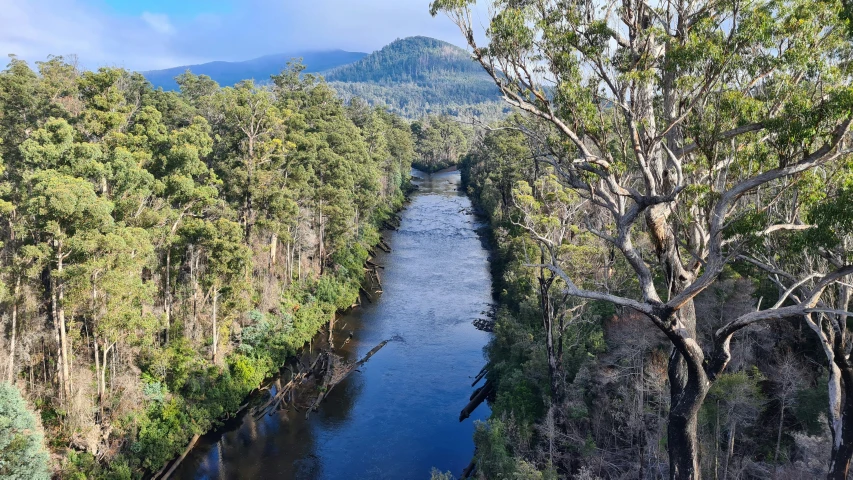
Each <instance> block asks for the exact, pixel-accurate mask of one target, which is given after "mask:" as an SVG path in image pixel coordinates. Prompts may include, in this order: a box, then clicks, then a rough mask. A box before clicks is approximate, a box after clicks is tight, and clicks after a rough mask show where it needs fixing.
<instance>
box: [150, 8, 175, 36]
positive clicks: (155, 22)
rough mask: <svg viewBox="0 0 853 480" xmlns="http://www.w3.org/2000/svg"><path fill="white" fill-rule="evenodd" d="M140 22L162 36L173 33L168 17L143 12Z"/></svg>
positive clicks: (173, 29) (173, 28)
mask: <svg viewBox="0 0 853 480" xmlns="http://www.w3.org/2000/svg"><path fill="white" fill-rule="evenodd" d="M142 20H143V21H144V22H145V23H147V24H148V25H149V26H150V27H151V28H153V29H154V30H155V31H156V32H158V33H162V34H163V35H171V34H173V33H175V27H174V26H172V23H171V22H169V16H168V15H165V14H162V13H151V12H143V13H142Z"/></svg>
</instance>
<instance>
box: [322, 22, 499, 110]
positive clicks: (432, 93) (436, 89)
mask: <svg viewBox="0 0 853 480" xmlns="http://www.w3.org/2000/svg"><path fill="white" fill-rule="evenodd" d="M324 76H325V78H326V80H327V81H329V83H330V85H331V86H332V88H334V89H335V90H337V91H338V93H339V94H340V95H341V96H342V97H343V98H344V99H345V100H348V99H350V98H353V97H360V98H362V99H364V100H366V101H367V102H369V103H370V104H371V105H374V106H382V105H384V106H387V107H388V108H390V109H391V110H392V111H394V112H396V113H399V114H400V115H403V116H406V117H408V118H413V119H414V118H420V117H422V116H424V115H427V114H434V115H441V114H449V115H453V116H457V117H465V116H470V115H472V114H473V115H475V116H477V117H480V118H482V119H484V120H491V119H495V118H499V117H501V116H503V112H504V111H505V110H506V108H507V107H506V106H505V105H503V104H501V103H500V101H499V100H500V93H499V91H498V90H497V88H496V87H495V84H494V82H493V81H492V80H491V78H490V77H489V76H488V75H487V74H486V73H485V72H483V70H482V68H480V67H479V66H478V65H477V64H476V63H474V62H473V61H472V60H471V55H470V54H469V53H468V52H466V51H465V50H463V49H461V48H459V47H456V46H454V45H451V44H449V43H447V42H442V41H440V40H436V39H433V38H427V37H410V38H404V39H401V40H396V41H394V42H392V43H391V44H389V45H387V46H386V47H384V48H383V49H381V50H379V51H376V52H373V53H372V54H370V55H368V56H366V57H364V58H362V59H361V60H359V61H357V62H355V63H352V64H349V65H344V66H341V67H338V68H335V69H332V70H330V71H327V72H325V73H324Z"/></svg>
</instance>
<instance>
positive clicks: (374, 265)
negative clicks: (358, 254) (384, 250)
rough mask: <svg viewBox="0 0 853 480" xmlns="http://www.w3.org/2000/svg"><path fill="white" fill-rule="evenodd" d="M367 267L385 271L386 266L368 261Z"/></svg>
mask: <svg viewBox="0 0 853 480" xmlns="http://www.w3.org/2000/svg"><path fill="white" fill-rule="evenodd" d="M367 266H368V267H373V268H381V269H382V270H385V266H384V265H379V264H378V263H373V262H371V261H370V260H368V261H367Z"/></svg>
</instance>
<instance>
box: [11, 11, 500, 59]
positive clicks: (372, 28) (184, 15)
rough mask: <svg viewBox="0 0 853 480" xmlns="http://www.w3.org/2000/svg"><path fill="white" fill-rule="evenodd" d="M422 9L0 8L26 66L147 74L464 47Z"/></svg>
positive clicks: (443, 22) (450, 28)
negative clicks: (68, 60)
mask: <svg viewBox="0 0 853 480" xmlns="http://www.w3.org/2000/svg"><path fill="white" fill-rule="evenodd" d="M429 2H430V0H0V54H2V55H8V54H15V55H17V56H18V57H20V58H23V59H25V60H27V61H31V62H32V61H38V60H44V59H46V58H47V56H48V55H69V54H76V55H77V56H78V58H79V61H80V64H81V66H83V67H85V68H95V67H98V66H104V65H106V66H117V67H123V68H128V69H131V70H152V69H160V68H168V67H175V66H181V65H191V64H198V63H204V62H209V61H213V60H226V61H239V60H249V59H252V58H256V57H259V56H262V55H269V54H275V53H299V52H305V51H316V50H330V49H341V50H348V51H359V52H372V51H374V50H378V49H379V48H382V47H383V46H384V45H386V44H388V43H390V42H392V41H394V40H395V39H397V38H403V37H408V36H413V35H424V36H429V37H435V38H438V39H441V40H445V41H449V42H451V43H454V44H457V45H461V44H462V42H463V39H462V36H461V34H460V33H459V31H458V29H457V28H456V26H455V25H454V24H453V23H451V22H450V20H449V19H447V18H446V17H445V16H443V15H438V16H437V17H435V18H433V17H432V16H430V14H429ZM479 3H481V4H485V3H487V2H486V1H485V0H480V2H479ZM479 9H480V10H482V11H483V13H481V14H478V15H479V16H482V17H483V18H485V13H484V12H485V8H484V7H479Z"/></svg>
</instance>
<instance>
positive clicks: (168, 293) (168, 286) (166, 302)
mask: <svg viewBox="0 0 853 480" xmlns="http://www.w3.org/2000/svg"><path fill="white" fill-rule="evenodd" d="M164 283H165V285H164V286H163V309H164V310H165V311H166V336H165V338H166V343H167V344H168V343H169V330H171V329H172V246H171V245H167V246H166V278H165V282H164Z"/></svg>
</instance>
